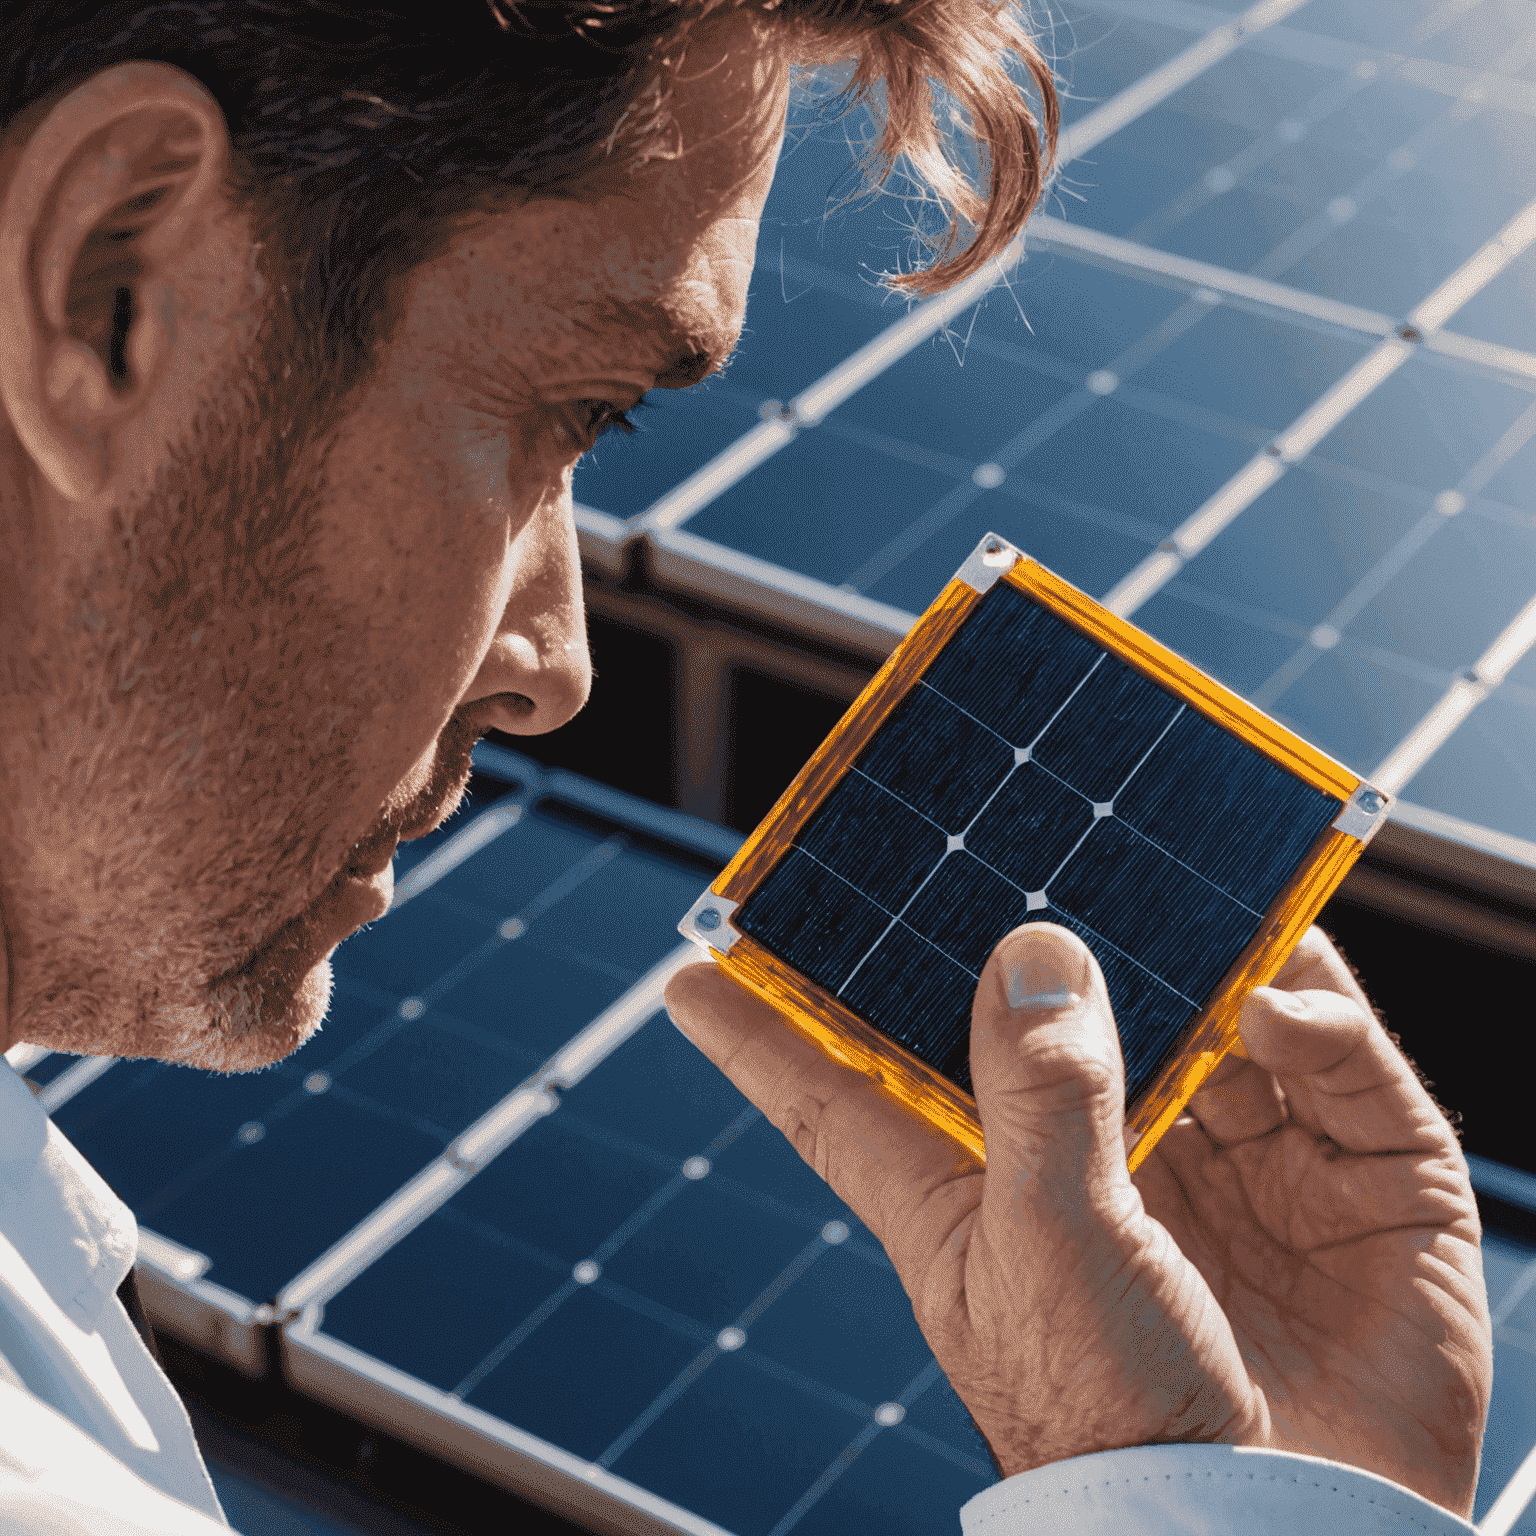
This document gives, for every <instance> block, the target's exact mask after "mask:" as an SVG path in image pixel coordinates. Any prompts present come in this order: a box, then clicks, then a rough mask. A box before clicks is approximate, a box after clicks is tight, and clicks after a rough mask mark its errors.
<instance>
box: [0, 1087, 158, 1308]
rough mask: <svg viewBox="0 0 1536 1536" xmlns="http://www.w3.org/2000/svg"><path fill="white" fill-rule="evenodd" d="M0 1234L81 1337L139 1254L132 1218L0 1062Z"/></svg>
mask: <svg viewBox="0 0 1536 1536" xmlns="http://www.w3.org/2000/svg"><path fill="white" fill-rule="evenodd" d="M0 1232H3V1233H4V1234H5V1237H6V1239H7V1240H8V1241H9V1242H10V1244H11V1246H12V1247H14V1248H15V1249H16V1251H17V1252H18V1253H19V1254H20V1255H21V1257H22V1258H23V1259H24V1260H25V1261H26V1263H27V1264H28V1266H29V1267H30V1268H31V1270H32V1272H33V1274H35V1275H36V1276H37V1278H38V1280H39V1281H40V1282H41V1283H42V1285H43V1287H44V1289H45V1290H47V1292H48V1293H49V1295H50V1296H52V1297H53V1299H54V1301H55V1302H56V1303H57V1304H58V1305H59V1307H60V1308H62V1309H63V1311H65V1312H66V1313H68V1314H69V1315H70V1316H71V1317H72V1318H74V1319H75V1321H76V1322H77V1323H79V1324H80V1326H81V1327H83V1328H85V1329H86V1330H87V1331H93V1330H94V1329H95V1327H96V1321H97V1318H98V1317H99V1316H100V1313H101V1309H102V1307H104V1306H105V1305H106V1303H107V1301H108V1300H109V1299H110V1298H111V1297H112V1296H113V1294H114V1293H115V1292H116V1290H117V1288H118V1286H120V1285H121V1284H122V1283H123V1277H124V1276H125V1275H126V1274H127V1273H128V1271H129V1269H130V1268H131V1267H132V1265H133V1261H134V1258H135V1256H136V1255H137V1253H138V1247H139V1229H138V1224H137V1223H136V1222H135V1221H134V1219H133V1212H132V1211H130V1210H129V1209H128V1207H127V1206H126V1205H124V1204H123V1202H122V1201H121V1200H119V1199H118V1198H117V1196H116V1195H114V1194H113V1193H112V1191H111V1190H110V1189H109V1188H108V1187H107V1184H106V1181H105V1180H104V1179H103V1178H102V1177H101V1175H100V1174H99V1173H97V1172H96V1170H95V1169H94V1168H92V1167H91V1165H90V1164H89V1163H88V1162H86V1160H85V1159H84V1158H83V1157H82V1156H81V1155H80V1154H79V1152H77V1151H76V1150H75V1148H74V1147H73V1146H71V1145H70V1143H69V1141H68V1140H67V1139H66V1137H65V1136H64V1133H63V1132H62V1131H60V1130H59V1128H58V1127H57V1126H56V1125H54V1123H53V1122H52V1121H51V1120H50V1119H49V1118H48V1117H47V1116H46V1115H45V1114H44V1113H43V1111H42V1109H41V1107H40V1106H39V1105H38V1103H37V1101H36V1100H35V1099H34V1098H33V1097H32V1090H31V1089H30V1088H28V1087H27V1085H26V1084H25V1083H24V1082H23V1081H22V1080H21V1078H20V1077H19V1076H18V1075H17V1073H16V1070H15V1068H14V1067H12V1066H11V1064H10V1063H9V1062H8V1061H6V1060H5V1059H4V1058H3V1057H0Z"/></svg>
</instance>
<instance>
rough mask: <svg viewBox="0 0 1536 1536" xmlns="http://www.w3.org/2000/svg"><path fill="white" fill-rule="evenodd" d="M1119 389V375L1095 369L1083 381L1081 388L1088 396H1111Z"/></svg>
mask: <svg viewBox="0 0 1536 1536" xmlns="http://www.w3.org/2000/svg"><path fill="white" fill-rule="evenodd" d="M1119 387H1120V376H1119V374H1115V373H1111V372H1110V371H1109V369H1108V368H1096V369H1094V371H1093V372H1092V373H1090V374H1089V375H1088V377H1087V378H1086V379H1084V380H1083V388H1084V389H1086V390H1087V391H1088V393H1089V394H1090V395H1112V394H1114V392H1115V391H1116V390H1117V389H1119Z"/></svg>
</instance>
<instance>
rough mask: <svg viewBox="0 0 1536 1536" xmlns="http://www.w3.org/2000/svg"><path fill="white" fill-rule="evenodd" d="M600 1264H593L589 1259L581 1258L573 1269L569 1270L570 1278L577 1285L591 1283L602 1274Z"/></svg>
mask: <svg viewBox="0 0 1536 1536" xmlns="http://www.w3.org/2000/svg"><path fill="white" fill-rule="evenodd" d="M602 1272H603V1269H602V1265H600V1264H595V1263H593V1261H592V1260H591V1259H583V1260H582V1261H581V1263H580V1264H578V1265H577V1266H576V1268H575V1269H573V1270H572V1271H571V1279H573V1280H574V1281H575V1282H576V1283H577V1285H591V1284H592V1282H593V1281H594V1280H596V1279H597V1277H598V1276H599V1275H600V1274H602Z"/></svg>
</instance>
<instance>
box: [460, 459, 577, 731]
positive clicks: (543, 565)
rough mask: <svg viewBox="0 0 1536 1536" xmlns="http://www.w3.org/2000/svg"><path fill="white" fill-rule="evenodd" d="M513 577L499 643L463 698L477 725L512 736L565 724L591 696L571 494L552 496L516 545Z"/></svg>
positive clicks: (492, 645)
mask: <svg viewBox="0 0 1536 1536" xmlns="http://www.w3.org/2000/svg"><path fill="white" fill-rule="evenodd" d="M515 553H516V557H517V566H516V575H515V577H514V580H513V583H512V590H511V592H510V593H509V594H508V596H507V603H506V607H505V608H504V609H503V610H502V615H501V624H500V627H499V628H498V629H497V631H496V638H495V639H494V640H493V641H492V642H491V647H490V649H489V650H488V651H487V652H486V654H485V657H484V659H483V660H482V661H481V664H480V670H479V671H478V672H476V674H475V677H474V681H473V682H472V683H471V684H470V686H469V688H468V689H467V690H466V691H465V694H464V697H463V699H462V700H461V701H460V708H461V709H463V708H465V706H468V707H469V711H468V712H471V713H473V715H474V716H475V717H476V723H477V724H481V725H483V726H484V727H485V728H487V729H490V728H494V729H496V730H499V731H506V732H507V733H509V734H510V735H513V736H538V735H542V734H543V733H544V732H545V731H553V730H555V729H556V728H558V727H559V726H562V725H564V724H565V722H566V721H567V720H569V719H570V718H571V716H572V715H574V714H575V713H576V711H577V710H579V709H580V708H581V706H582V705H583V704H585V703H586V702H587V695H588V694H589V693H590V692H591V691H592V657H591V654H590V653H589V651H588V650H587V621H586V614H585V612H584V605H583V603H582V595H581V554H580V551H579V550H578V548H577V545H576V528H575V523H574V521H573V519H572V515H571V507H570V495H569V490H568V489H567V491H566V494H565V495H564V496H559V497H551V498H549V500H548V502H547V503H546V504H545V505H544V506H543V507H542V508H541V509H540V511H539V513H538V514H537V515H536V516H535V517H534V519H533V520H532V522H531V523H530V524H529V526H528V527H526V528H525V529H524V530H523V532H522V534H521V535H520V536H519V538H518V540H517V544H516V546H515Z"/></svg>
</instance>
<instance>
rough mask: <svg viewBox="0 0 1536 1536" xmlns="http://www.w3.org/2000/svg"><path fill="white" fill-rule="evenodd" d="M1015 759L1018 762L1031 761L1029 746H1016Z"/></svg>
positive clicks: (1014, 750)
mask: <svg viewBox="0 0 1536 1536" xmlns="http://www.w3.org/2000/svg"><path fill="white" fill-rule="evenodd" d="M1013 760H1014V762H1016V763H1027V762H1028V761H1029V748H1028V747H1015V748H1014V749H1013Z"/></svg>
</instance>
